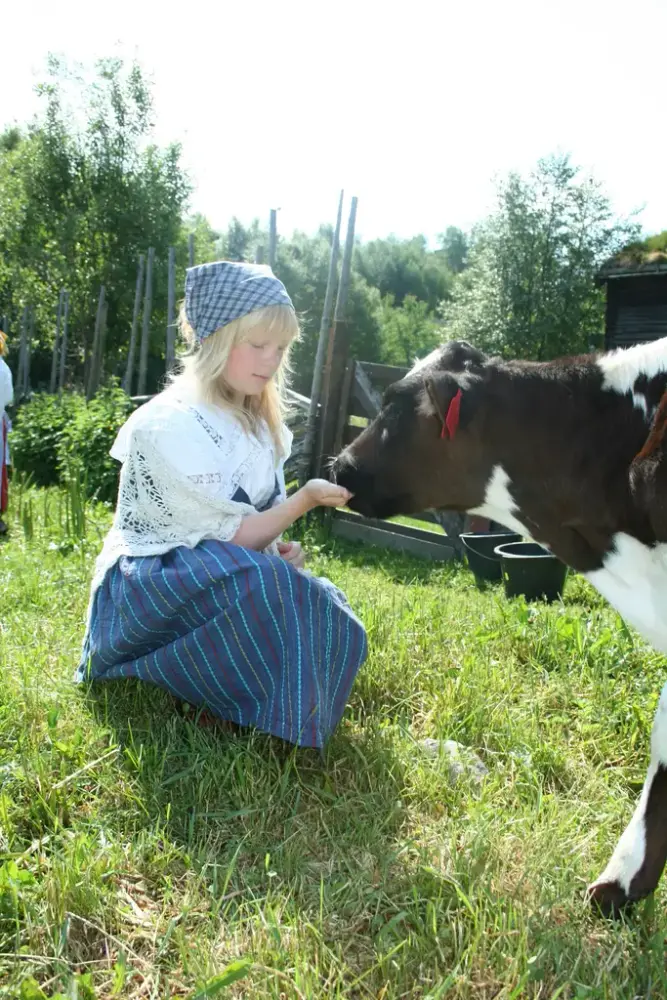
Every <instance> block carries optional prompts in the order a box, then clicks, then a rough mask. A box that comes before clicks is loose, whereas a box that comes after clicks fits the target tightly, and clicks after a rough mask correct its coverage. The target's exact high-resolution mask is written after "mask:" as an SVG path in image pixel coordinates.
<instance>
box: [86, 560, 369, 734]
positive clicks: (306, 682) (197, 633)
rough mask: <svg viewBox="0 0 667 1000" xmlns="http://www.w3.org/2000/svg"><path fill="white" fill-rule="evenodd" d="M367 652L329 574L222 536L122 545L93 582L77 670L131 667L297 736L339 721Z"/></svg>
mask: <svg viewBox="0 0 667 1000" xmlns="http://www.w3.org/2000/svg"><path fill="white" fill-rule="evenodd" d="M366 654H367V643H366V634H365V631H364V628H363V626H362V625H361V623H360V621H359V620H358V619H357V618H356V616H355V615H354V614H353V613H352V611H351V610H350V607H349V605H348V603H347V601H346V599H345V597H344V595H343V594H342V593H341V592H340V591H339V590H338V589H337V588H336V587H334V585H333V584H332V583H330V582H329V581H328V580H324V579H320V578H316V577H313V576H309V575H307V574H304V573H300V572H299V571H298V570H295V569H294V568H293V567H292V566H290V565H289V564H288V563H287V562H285V560H284V559H280V558H278V557H275V556H267V555H265V554H263V553H261V552H255V551H253V550H251V549H245V548H240V547H239V546H237V545H232V544H230V543H228V542H220V541H204V542H201V543H200V544H199V545H197V546H196V547H195V548H193V549H191V548H187V547H185V546H179V547H178V548H175V549H172V550H171V551H170V552H167V553H166V554H165V555H161V556H147V557H138V558H133V557H129V556H123V557H121V559H120V560H119V561H118V562H117V563H116V564H115V566H114V567H113V568H112V569H110V570H109V571H108V573H107V574H106V576H105V578H104V580H103V582H102V584H101V585H100V587H99V588H98V590H97V591H96V593H95V596H94V599H93V604H92V607H91V614H90V620H89V624H88V629H87V631H86V637H85V639H84V645H83V654H82V660H81V663H80V665H79V668H78V671H77V675H76V679H77V680H78V681H79V682H83V681H85V680H95V681H96V680H111V679H115V678H119V677H137V678H139V679H141V680H144V681H149V682H150V683H152V684H157V685H158V686H159V687H162V688H165V689H166V690H167V691H170V692H171V693H172V694H174V695H176V696H177V697H178V698H181V699H184V700H185V701H187V702H190V703H191V704H195V705H201V706H204V707H206V708H207V709H208V710H209V711H210V712H211V713H212V714H214V715H217V716H218V717H219V718H221V719H225V720H228V721H231V722H235V723H237V724H238V725H241V726H254V727H256V728H257V729H260V730H262V731H264V732H266V733H271V734H273V735H274V736H279V737H281V738H282V739H284V740H288V741H290V742H291V743H296V744H299V745H302V746H310V747H322V746H323V745H324V743H325V742H326V740H327V739H328V737H329V736H330V735H331V733H332V732H333V730H334V729H335V728H336V726H337V724H338V722H339V720H340V718H341V716H342V714H343V711H344V710H345V705H346V702H347V699H348V696H349V693H350V689H351V687H352V684H353V681H354V678H355V676H356V674H357V671H358V670H359V668H360V667H361V665H362V663H363V662H364V660H365V658H366Z"/></svg>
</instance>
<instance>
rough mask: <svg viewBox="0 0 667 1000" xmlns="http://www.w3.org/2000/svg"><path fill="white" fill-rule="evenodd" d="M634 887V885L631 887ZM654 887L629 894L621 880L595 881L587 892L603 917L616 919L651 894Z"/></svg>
mask: <svg viewBox="0 0 667 1000" xmlns="http://www.w3.org/2000/svg"><path fill="white" fill-rule="evenodd" d="M630 888H631V889H632V887H630ZM652 891H653V890H652V889H647V890H646V891H645V892H639V893H637V894H634V893H633V894H632V895H631V896H629V895H628V894H627V892H626V891H625V889H624V888H623V886H622V885H621V884H620V883H619V882H593V884H592V885H589V887H588V890H587V892H586V899H587V901H588V902H589V903H590V905H591V907H592V908H593V909H594V910H596V911H597V912H598V913H600V914H602V916H603V917H611V918H612V919H616V918H618V917H620V915H621V914H622V913H628V912H629V911H630V910H631V909H632V907H633V906H635V904H636V903H638V902H639V900H640V899H645V898H646V896H650V895H651V892H652Z"/></svg>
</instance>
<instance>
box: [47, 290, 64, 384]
mask: <svg viewBox="0 0 667 1000" xmlns="http://www.w3.org/2000/svg"><path fill="white" fill-rule="evenodd" d="M63 297H64V289H63V288H61V289H60V294H59V296H58V312H57V314H56V336H55V340H54V341H53V356H52V358H51V380H50V382H49V392H50V393H51V395H53V393H54V392H55V391H56V377H57V374H58V351H59V348H60V320H61V316H62V310H63Z"/></svg>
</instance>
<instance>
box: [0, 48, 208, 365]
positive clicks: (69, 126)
mask: <svg viewBox="0 0 667 1000" xmlns="http://www.w3.org/2000/svg"><path fill="white" fill-rule="evenodd" d="M39 93H40V96H41V99H42V102H43V107H42V110H41V112H40V114H39V115H38V116H37V117H36V118H35V120H34V121H33V122H32V123H31V125H30V126H29V127H28V128H27V129H24V130H21V131H20V132H19V133H18V134H17V131H16V129H13V130H11V131H8V132H6V133H5V134H4V136H3V137H2V141H0V313H6V314H9V315H10V316H11V317H12V321H13V324H14V325H13V329H14V331H16V328H17V324H18V316H19V315H20V312H21V309H22V307H23V305H25V304H26V303H28V302H30V303H32V304H34V306H35V311H36V324H35V343H34V352H33V359H32V380H33V384H34V385H39V384H44V383H45V382H46V380H47V378H48V372H49V369H50V352H51V346H52V343H53V337H54V334H55V315H56V306H57V301H58V295H59V291H60V289H61V288H62V287H67V288H68V290H69V292H70V330H69V342H70V348H71V351H70V356H69V363H70V369H71V368H72V367H74V374H75V376H76V377H80V375H81V371H82V363H83V358H84V348H85V347H86V342H87V347H88V349H90V347H91V341H90V334H91V330H92V328H93V325H94V318H95V308H96V302H97V295H98V291H99V286H100V284H104V285H105V287H106V298H107V303H108V317H107V340H106V367H107V372H109V371H112V372H114V371H115V372H118V371H119V370H120V368H121V367H122V364H123V362H124V357H125V350H126V345H127V339H128V332H129V329H130V324H131V317H132V308H133V304H134V288H135V279H136V268H137V258H138V256H139V254H140V253H145V251H146V250H147V248H148V246H150V245H152V246H154V247H155V248H156V267H155V287H154V293H153V316H152V324H151V336H152V338H153V353H158V355H159V354H160V353H161V350H162V341H163V340H164V327H165V324H166V298H167V273H166V264H167V248H168V247H169V246H170V245H173V246H176V247H177V264H178V267H179V269H180V274H181V275H182V274H183V269H184V267H185V265H186V255H187V235H186V234H184V233H183V229H182V210H183V207H184V205H185V202H186V200H187V197H188V195H189V191H190V186H189V182H188V179H187V178H186V176H185V174H184V173H183V171H182V169H181V166H180V149H179V147H178V146H176V145H172V146H168V147H166V148H165V149H159V148H157V147H156V146H155V145H152V144H151V141H150V140H151V128H152V99H151V94H150V89H149V87H148V85H147V83H146V81H145V79H144V78H143V76H142V73H141V71H140V70H139V68H138V67H137V66H136V65H134V66H130V67H126V66H124V65H123V63H122V61H121V60H118V59H110V60H101V61H100V62H99V63H98V64H97V67H96V77H95V79H94V80H93V81H92V82H90V83H86V82H84V81H83V80H80V79H77V78H76V77H74V76H73V74H72V73H71V72H69V70H68V69H67V67H66V66H65V65H64V64H63V63H61V62H59V61H58V60H55V59H52V60H51V61H50V64H49V82H48V83H46V84H44V85H42V86H41V87H40V88H39ZM69 93H74V94H75V95H76V99H75V101H74V104H73V105H72V104H70V102H69V101H68V99H67V97H66V95H68V94H69ZM78 123H81V124H78ZM158 342H159V344H160V347H158V346H157V345H158ZM10 347H11V354H10V360H11V361H12V362H15V358H16V351H17V349H18V338H17V337H13V338H12V340H11V342H10Z"/></svg>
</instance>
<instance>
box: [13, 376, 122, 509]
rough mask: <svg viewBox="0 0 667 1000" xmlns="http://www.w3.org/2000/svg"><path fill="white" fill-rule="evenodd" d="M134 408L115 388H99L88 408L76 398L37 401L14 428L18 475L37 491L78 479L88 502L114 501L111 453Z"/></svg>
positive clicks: (115, 480)
mask: <svg viewBox="0 0 667 1000" xmlns="http://www.w3.org/2000/svg"><path fill="white" fill-rule="evenodd" d="M132 409H133V404H132V403H131V402H130V400H129V398H128V397H127V396H126V395H125V393H124V392H123V391H122V389H120V388H119V387H118V386H117V385H112V386H111V387H107V388H104V389H101V390H100V392H99V393H98V394H97V395H96V396H95V397H94V398H93V399H92V400H91V401H90V402H89V403H86V400H85V398H84V397H83V396H82V395H79V394H74V393H71V394H65V395H63V396H50V395H47V394H46V393H40V394H38V395H35V396H33V398H32V399H31V400H30V402H28V403H26V404H24V405H23V406H21V407H20V408H19V410H18V413H17V415H16V419H15V421H14V425H13V430H12V435H11V440H10V446H11V450H12V462H13V464H14V468H15V470H16V471H17V472H22V473H24V474H26V475H31V476H32V479H33V482H34V483H35V485H37V486H50V485H53V484H55V483H60V484H62V485H65V484H66V483H67V482H68V480H69V479H70V478H72V477H75V478H77V479H80V480H81V481H82V482H83V483H85V489H86V493H87V495H88V496H89V497H93V496H94V497H95V498H96V499H98V500H108V501H111V502H113V501H114V500H115V498H116V489H117V485H118V463H117V462H115V461H114V460H113V459H112V458H111V457H110V455H109V449H110V448H111V445H112V444H113V442H114V439H115V437H116V434H117V433H118V430H119V428H120V427H121V426H122V425H123V424H124V423H125V421H126V420H127V417H128V416H129V414H130V413H131V411H132Z"/></svg>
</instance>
